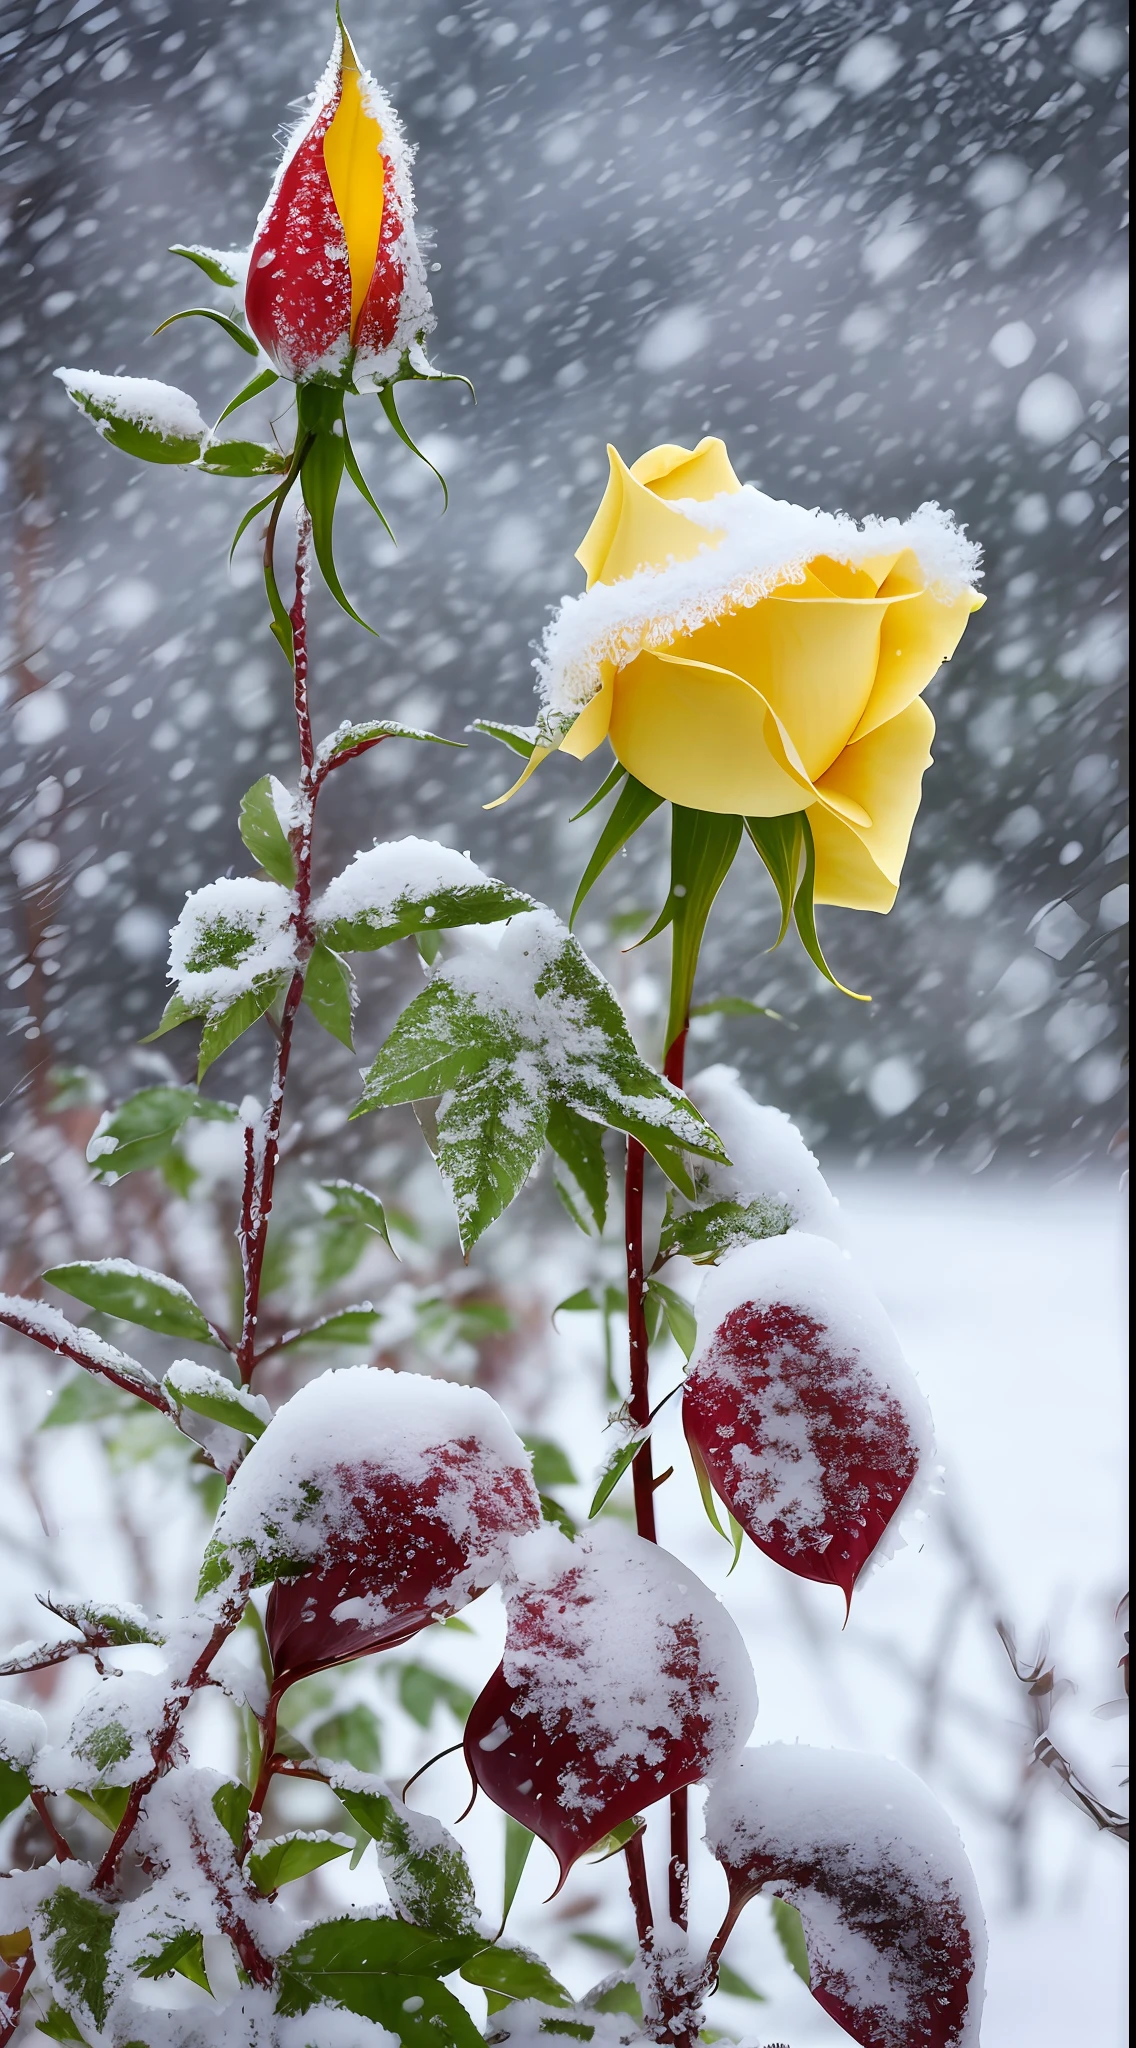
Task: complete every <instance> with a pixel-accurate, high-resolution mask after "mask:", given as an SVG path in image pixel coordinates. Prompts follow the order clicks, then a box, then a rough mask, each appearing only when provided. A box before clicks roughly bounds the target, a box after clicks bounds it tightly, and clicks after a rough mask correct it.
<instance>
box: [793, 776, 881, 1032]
mask: <svg viewBox="0 0 1136 2048" xmlns="http://www.w3.org/2000/svg"><path fill="white" fill-rule="evenodd" d="M801 833H802V836H803V839H804V845H805V871H804V874H803V875H802V876H801V886H800V888H799V889H798V890H797V894H796V896H795V897H794V899H793V918H794V921H795V923H796V926H797V930H798V932H799V934H800V938H801V944H802V945H803V947H804V949H805V951H806V953H807V954H808V956H809V959H810V960H811V961H812V963H813V966H814V967H817V968H819V969H820V972H821V973H822V974H823V976H824V978H825V980H826V981H830V982H831V983H832V986H833V988H838V989H839V990H840V993H841V995H842V996H851V998H852V1001H853V1002H854V1003H870V1002H871V1000H872V998H871V996H865V995H858V994H857V993H856V990H855V989H853V988H845V986H844V983H843V982H842V981H837V979H836V976H835V974H834V973H833V972H832V969H831V967H830V966H829V964H828V961H827V960H826V959H825V957H824V954H823V953H822V952H821V946H820V940H819V939H818V937H817V928H816V912H815V906H814V904H813V888H814V884H815V881H816V846H815V843H814V841H813V828H812V826H811V825H810V823H809V820H808V814H807V813H806V812H805V811H802V812H801Z"/></svg>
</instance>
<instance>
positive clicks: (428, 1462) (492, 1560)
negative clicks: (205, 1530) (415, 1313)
mask: <svg viewBox="0 0 1136 2048" xmlns="http://www.w3.org/2000/svg"><path fill="white" fill-rule="evenodd" d="M455 1450H456V1451H458V1452H460V1454H461V1455H460V1458H458V1459H456V1460H454V1459H452V1453H453V1452H454V1451H455ZM440 1470H441V1472H442V1475H443V1477H442V1484H441V1485H440V1486H436V1487H434V1488H432V1490H431V1494H430V1508H429V1513H430V1515H431V1517H432V1518H433V1519H434V1520H435V1521H440V1522H441V1523H442V1524H443V1526H444V1527H445V1528H446V1529H448V1531H449V1532H450V1534H451V1535H452V1536H453V1537H454V1539H455V1540H456V1541H457V1542H458V1543H459V1544H460V1545H462V1546H463V1547H464V1548H465V1549H466V1550H467V1551H468V1553H469V1556H470V1566H471V1572H473V1574H474V1578H475V1582H476V1584H477V1586H478V1587H479V1588H480V1587H482V1586H484V1585H486V1584H488V1583H490V1582H491V1581H492V1580H493V1579H495V1578H497V1577H499V1576H500V1574H501V1572H502V1571H503V1570H504V1568H505V1566H506V1564H507V1562H508V1558H509V1552H510V1545H511V1542H512V1540H513V1538H514V1537H515V1535H516V1533H517V1532H518V1530H520V1529H523V1528H525V1527H528V1526H531V1523H532V1522H533V1521H535V1520H536V1519H537V1517H538V1515H539V1507H538V1503H537V1497H536V1493H535V1491H534V1489H533V1486H532V1480H531V1477H530V1473H531V1460H530V1458H529V1454H528V1452H527V1451H526V1450H525V1447H524V1445H523V1444H522V1442H521V1440H520V1438H519V1436H517V1434H516V1432H515V1430H514V1429H513V1428H512V1426H511V1424H510V1423H509V1422H508V1421H507V1420H506V1418H505V1416H504V1414H503V1413H502V1411H501V1409H500V1408H499V1407H498V1405H497V1403H496V1401H494V1400H493V1398H492V1397H491V1395H489V1394H486V1393H483V1392H482V1390H481V1388H480V1387H462V1386H456V1385H455V1384H454V1383H453V1382H452V1381H449V1380H433V1379H424V1378H420V1377H419V1376H418V1375H417V1374H415V1373H399V1372H390V1371H387V1370H385V1369H383V1370H380V1369H378V1368H376V1367H373V1366H369V1365H353V1366H347V1367H345V1368H343V1369H341V1370H340V1371H337V1372H325V1373H322V1374H321V1375H320V1377H319V1378H318V1379H314V1380H310V1381H309V1383H308V1385H307V1386H306V1387H301V1388H300V1391H299V1393H298V1394H293V1396H292V1398H291V1400H290V1401H286V1402H285V1403H284V1405H283V1407H282V1408H280V1409H278V1410H277V1412H276V1415H275V1416H274V1417H273V1420H272V1422H271V1423H270V1425H269V1427H268V1428H267V1429H266V1430H265V1432H264V1435H263V1436H262V1437H260V1438H258V1440H257V1442H256V1443H255V1444H254V1445H253V1447H252V1449H251V1450H250V1452H249V1454H248V1456H247V1457H246V1459H245V1461H244V1463H243V1465H242V1466H241V1467H240V1469H239V1471H238V1472H237V1474H236V1477H235V1478H234V1479H233V1481H232V1484H231V1485H230V1487H229V1490H228V1493H227V1494H226V1496H225V1500H224V1502H223V1504H222V1507H221V1512H220V1514H219V1515H218V1517H217V1523H216V1527H215V1529H214V1538H213V1541H214V1545H216V1546H220V1547H221V1548H222V1549H224V1550H228V1551H230V1552H232V1551H238V1552H239V1551H246V1552H251V1553H252V1554H254V1555H259V1554H262V1553H263V1552H264V1551H265V1550H266V1549H269V1548H270V1549H271V1551H272V1552H273V1553H274V1554H275V1555H277V1556H279V1557H282V1558H287V1559H290V1560H292V1561H294V1563H295V1564H297V1565H300V1566H305V1565H318V1564H320V1563H321V1562H323V1561H324V1560H325V1557H326V1555H327V1553H328V1550H329V1547H330V1546H332V1545H334V1547H335V1549H336V1551H337V1553H338V1554H339V1555H343V1554H345V1553H349V1552H351V1551H352V1550H356V1549H357V1550H358V1551H359V1553H360V1555H363V1554H364V1553H365V1552H366V1549H367V1544H368V1533H369V1525H368V1521H367V1513H366V1507H367V1495H368V1494H371V1493H374V1492H377V1491H378V1490H379V1489H381V1487H382V1484H383V1482H384V1480H392V1481H396V1482H398V1483H400V1484H401V1485H402V1486H404V1487H406V1488H409V1489H411V1490H412V1491H413V1490H414V1489H417V1488H425V1487H427V1486H428V1485H429V1484H430V1482H431V1481H436V1480H437V1479H438V1477H439V1472H440ZM453 1591H454V1588H453V1582H450V1583H449V1584H448V1585H447V1588H446V1589H445V1595H444V1597H445V1599H446V1600H447V1601H450V1602H452V1599H453ZM437 1597H438V1600H439V1601H441V1600H442V1599H443V1594H442V1593H439V1594H438V1596H437ZM446 1611H447V1612H448V1611H449V1607H447V1610H446Z"/></svg>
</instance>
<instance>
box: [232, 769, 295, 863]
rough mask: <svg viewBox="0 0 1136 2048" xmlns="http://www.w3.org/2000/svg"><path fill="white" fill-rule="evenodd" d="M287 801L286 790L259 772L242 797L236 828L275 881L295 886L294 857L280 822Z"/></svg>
mask: <svg viewBox="0 0 1136 2048" xmlns="http://www.w3.org/2000/svg"><path fill="white" fill-rule="evenodd" d="M289 803H290V798H289V794H288V791H287V790H286V789H285V788H284V786H283V784H282V783H279V782H277V780H276V777H275V776H274V775H262V776H261V778H260V781H259V782H254V783H253V786H252V788H251V789H247V790H246V791H245V793H244V795H243V797H242V798H241V809H240V817H239V819H238V821H237V829H238V831H239V832H240V835H241V838H242V839H243V840H244V843H245V845H246V846H247V847H248V850H249V852H250V853H251V855H252V857H253V859H254V860H255V861H256V862H257V863H258V864H259V866H260V867H262V868H263V869H264V871H265V874H267V875H271V877H272V879H273V881H274V882H282V883H283V885H284V887H285V888H286V889H291V888H294V887H295V882H296V860H295V856H294V854H293V852H292V848H291V845H290V843H289V839H288V834H287V833H286V831H285V830H284V827H283V825H282V824H281V822H280V806H281V805H282V806H283V807H284V808H285V810H286V809H287V807H288V805H289Z"/></svg>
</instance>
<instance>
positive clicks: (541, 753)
mask: <svg viewBox="0 0 1136 2048" xmlns="http://www.w3.org/2000/svg"><path fill="white" fill-rule="evenodd" d="M555 752H556V748H555V747H534V748H533V750H532V753H531V754H530V755H529V758H528V760H527V761H526V762H525V765H524V767H523V769H522V770H521V773H520V774H519V775H518V777H517V779H516V781H515V782H514V784H513V786H512V788H511V789H507V790H506V791H505V793H504V795H503V796H495V797H494V799H493V801H492V803H490V804H482V806H481V808H482V810H483V811H495V810H496V809H497V806H498V804H507V803H508V801H509V798H510V797H511V796H516V794H517V791H518V790H519V789H523V788H524V786H525V783H526V782H527V781H528V779H529V776H530V775H532V774H535V772H536V770H537V769H538V768H539V767H540V764H541V762H542V761H547V759H548V757H549V755H550V754H554V753H555Z"/></svg>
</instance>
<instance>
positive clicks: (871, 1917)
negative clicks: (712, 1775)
mask: <svg viewBox="0 0 1136 2048" xmlns="http://www.w3.org/2000/svg"><path fill="white" fill-rule="evenodd" d="M706 1842H707V1846H708V1848H709V1849H710V1850H711V1852H712V1854H713V1855H715V1856H716V1857H717V1859H718V1861H719V1863H720V1864H721V1865H722V1867H723V1869H724V1870H725V1873H726V1876H727V1879H728V1880H729V1886H730V1917H729V1923H728V1924H732V1922H733V1921H734V1920H736V1918H737V1916H738V1915H739V1914H740V1912H741V1911H742V1908H743V1907H744V1906H745V1905H746V1903H747V1901H748V1900H750V1899H752V1898H754V1897H755V1896H756V1895H757V1894H758V1893H759V1892H762V1891H768V1892H771V1893H772V1894H773V1895H774V1897H775V1898H779V1899H783V1900H786V1901H787V1902H788V1903H789V1904H790V1905H793V1906H795V1907H797V1909H798V1910H799V1912H800V1916H801V1927H802V1931H803V1934H804V1941H805V1947H806V1949H807V1951H808V1968H809V1978H808V1981H809V1988H810V1990H811V1992H812V1995H813V1997H814V1998H815V1999H816V2001H817V2004H818V2005H820V2006H822V2007H823V2009H824V2011H825V2012H827V2013H828V2014H829V2015H830V2016H831V2017H832V2018H833V2019H834V2020H836V2022H837V2023H838V2025H839V2026H842V2027H843V2028H844V2030H845V2032H846V2033H847V2034H849V2035H850V2036H851V2038H852V2040H853V2041H856V2042H858V2043H859V2044H860V2048H977V2044H978V2038H979V2022H980V2019H981V2013H982V1977H983V1969H984V1966H985V1960H986V1928H985V1923H984V1920H983V1914H982V1907H981V1904H980V1902H979V1898H978V1892H977V1888H976V1886H975V1882H974V1876H973V1873H972V1871H971V1868H970V1865H969V1863H968V1862H967V1859H966V1855H965V1853H964V1850H963V1846H962V1843H961V1841H960V1840H959V1837H958V1832H957V1830H956V1829H955V1827H954V1826H953V1824H952V1822H951V1821H950V1819H949V1818H948V1816H947V1815H946V1814H945V1813H944V1811H943V1809H942V1807H941V1806H940V1805H939V1804H938V1802H937V1800H935V1799H933V1798H932V1796H931V1794H930V1792H929V1791H928V1790H927V1788H926V1786H925V1785H923V1784H922V1783H921V1782H920V1780H919V1779H918V1778H917V1777H916V1776H915V1775H914V1773H913V1772H911V1771H909V1770H907V1769H906V1768H905V1767H904V1766H903V1765H902V1764H898V1763H893V1762H891V1761H890V1759H888V1758H886V1757H879V1756H863V1755H859V1754H857V1753H856V1752H854V1751H849V1750H823V1749H809V1748H806V1747H805V1746H804V1745H802V1744H792V1745H790V1744H787V1743H768V1744H766V1745H764V1746H763V1747H762V1748H759V1749H747V1750H746V1751H745V1752H744V1754H743V1755H742V1756H740V1757H739V1758H737V1760H736V1761H735V1762H733V1763H732V1764H731V1765H730V1766H729V1767H728V1768H727V1769H726V1770H725V1771H723V1773H722V1775H721V1776H720V1777H719V1778H717V1779H716V1780H715V1782H714V1784H713V1786H712V1787H711V1792H710V1798H709V1801H708V1803H707V1808H706Z"/></svg>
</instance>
